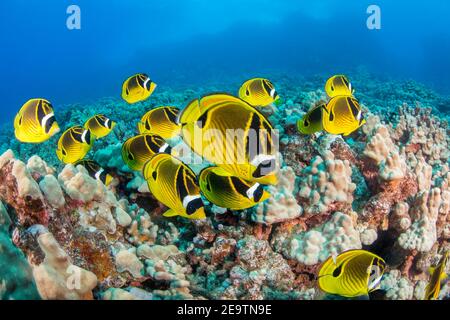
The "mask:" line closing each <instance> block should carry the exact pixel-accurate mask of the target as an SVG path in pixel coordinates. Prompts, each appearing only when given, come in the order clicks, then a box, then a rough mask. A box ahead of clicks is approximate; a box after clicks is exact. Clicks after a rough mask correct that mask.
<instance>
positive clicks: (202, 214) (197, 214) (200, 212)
mask: <svg viewBox="0 0 450 320" xmlns="http://www.w3.org/2000/svg"><path fill="white" fill-rule="evenodd" d="M189 219H192V220H204V219H206V214H205V209H204V208H202V209H199V210H197V211H196V212H195V213H194V214H191V215H190V216H189Z"/></svg>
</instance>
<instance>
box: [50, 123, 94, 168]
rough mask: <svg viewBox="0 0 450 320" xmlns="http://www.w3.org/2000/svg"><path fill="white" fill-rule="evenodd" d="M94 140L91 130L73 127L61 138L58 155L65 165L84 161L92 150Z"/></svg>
mask: <svg viewBox="0 0 450 320" xmlns="http://www.w3.org/2000/svg"><path fill="white" fill-rule="evenodd" d="M94 140H95V139H94V137H93V135H92V134H91V131H90V130H89V129H85V128H83V127H80V126H75V127H72V128H70V129H68V130H66V131H65V132H64V133H63V134H62V136H61V137H60V138H59V141H58V148H57V149H56V155H57V156H58V159H59V160H61V161H62V162H63V163H75V162H77V161H79V160H81V159H84V157H85V156H86V154H87V153H88V152H89V150H91V147H92V144H93V143H94Z"/></svg>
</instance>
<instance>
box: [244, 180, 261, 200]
mask: <svg viewBox="0 0 450 320" xmlns="http://www.w3.org/2000/svg"><path fill="white" fill-rule="evenodd" d="M259 186H260V184H259V183H255V184H254V185H253V186H251V187H250V188H249V189H248V190H247V192H246V193H247V197H248V198H249V199H253V198H255V191H256V190H257V189H258V188H259Z"/></svg>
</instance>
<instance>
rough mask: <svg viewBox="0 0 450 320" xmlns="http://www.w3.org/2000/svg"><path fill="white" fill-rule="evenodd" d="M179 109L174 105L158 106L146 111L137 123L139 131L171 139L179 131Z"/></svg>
mask: <svg viewBox="0 0 450 320" xmlns="http://www.w3.org/2000/svg"><path fill="white" fill-rule="evenodd" d="M179 112H180V110H179V109H178V108H175V107H159V108H156V109H153V110H150V111H149V112H147V113H146V114H145V115H144V116H143V117H142V119H141V121H140V122H139V123H138V130H139V133H141V134H142V133H150V134H157V135H159V136H161V137H163V138H164V139H171V138H173V137H175V136H177V135H179V134H180V132H181V127H180V126H179V125H178V123H177V117H178V114H179Z"/></svg>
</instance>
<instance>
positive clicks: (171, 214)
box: [163, 209, 179, 218]
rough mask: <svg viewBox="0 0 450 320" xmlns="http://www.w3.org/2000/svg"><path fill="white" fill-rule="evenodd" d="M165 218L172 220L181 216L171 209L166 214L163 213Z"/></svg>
mask: <svg viewBox="0 0 450 320" xmlns="http://www.w3.org/2000/svg"><path fill="white" fill-rule="evenodd" d="M163 216H164V217H166V218H170V217H176V216H179V214H178V213H177V212H176V211H175V210H173V209H169V210H167V211H166V212H164V213H163Z"/></svg>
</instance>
